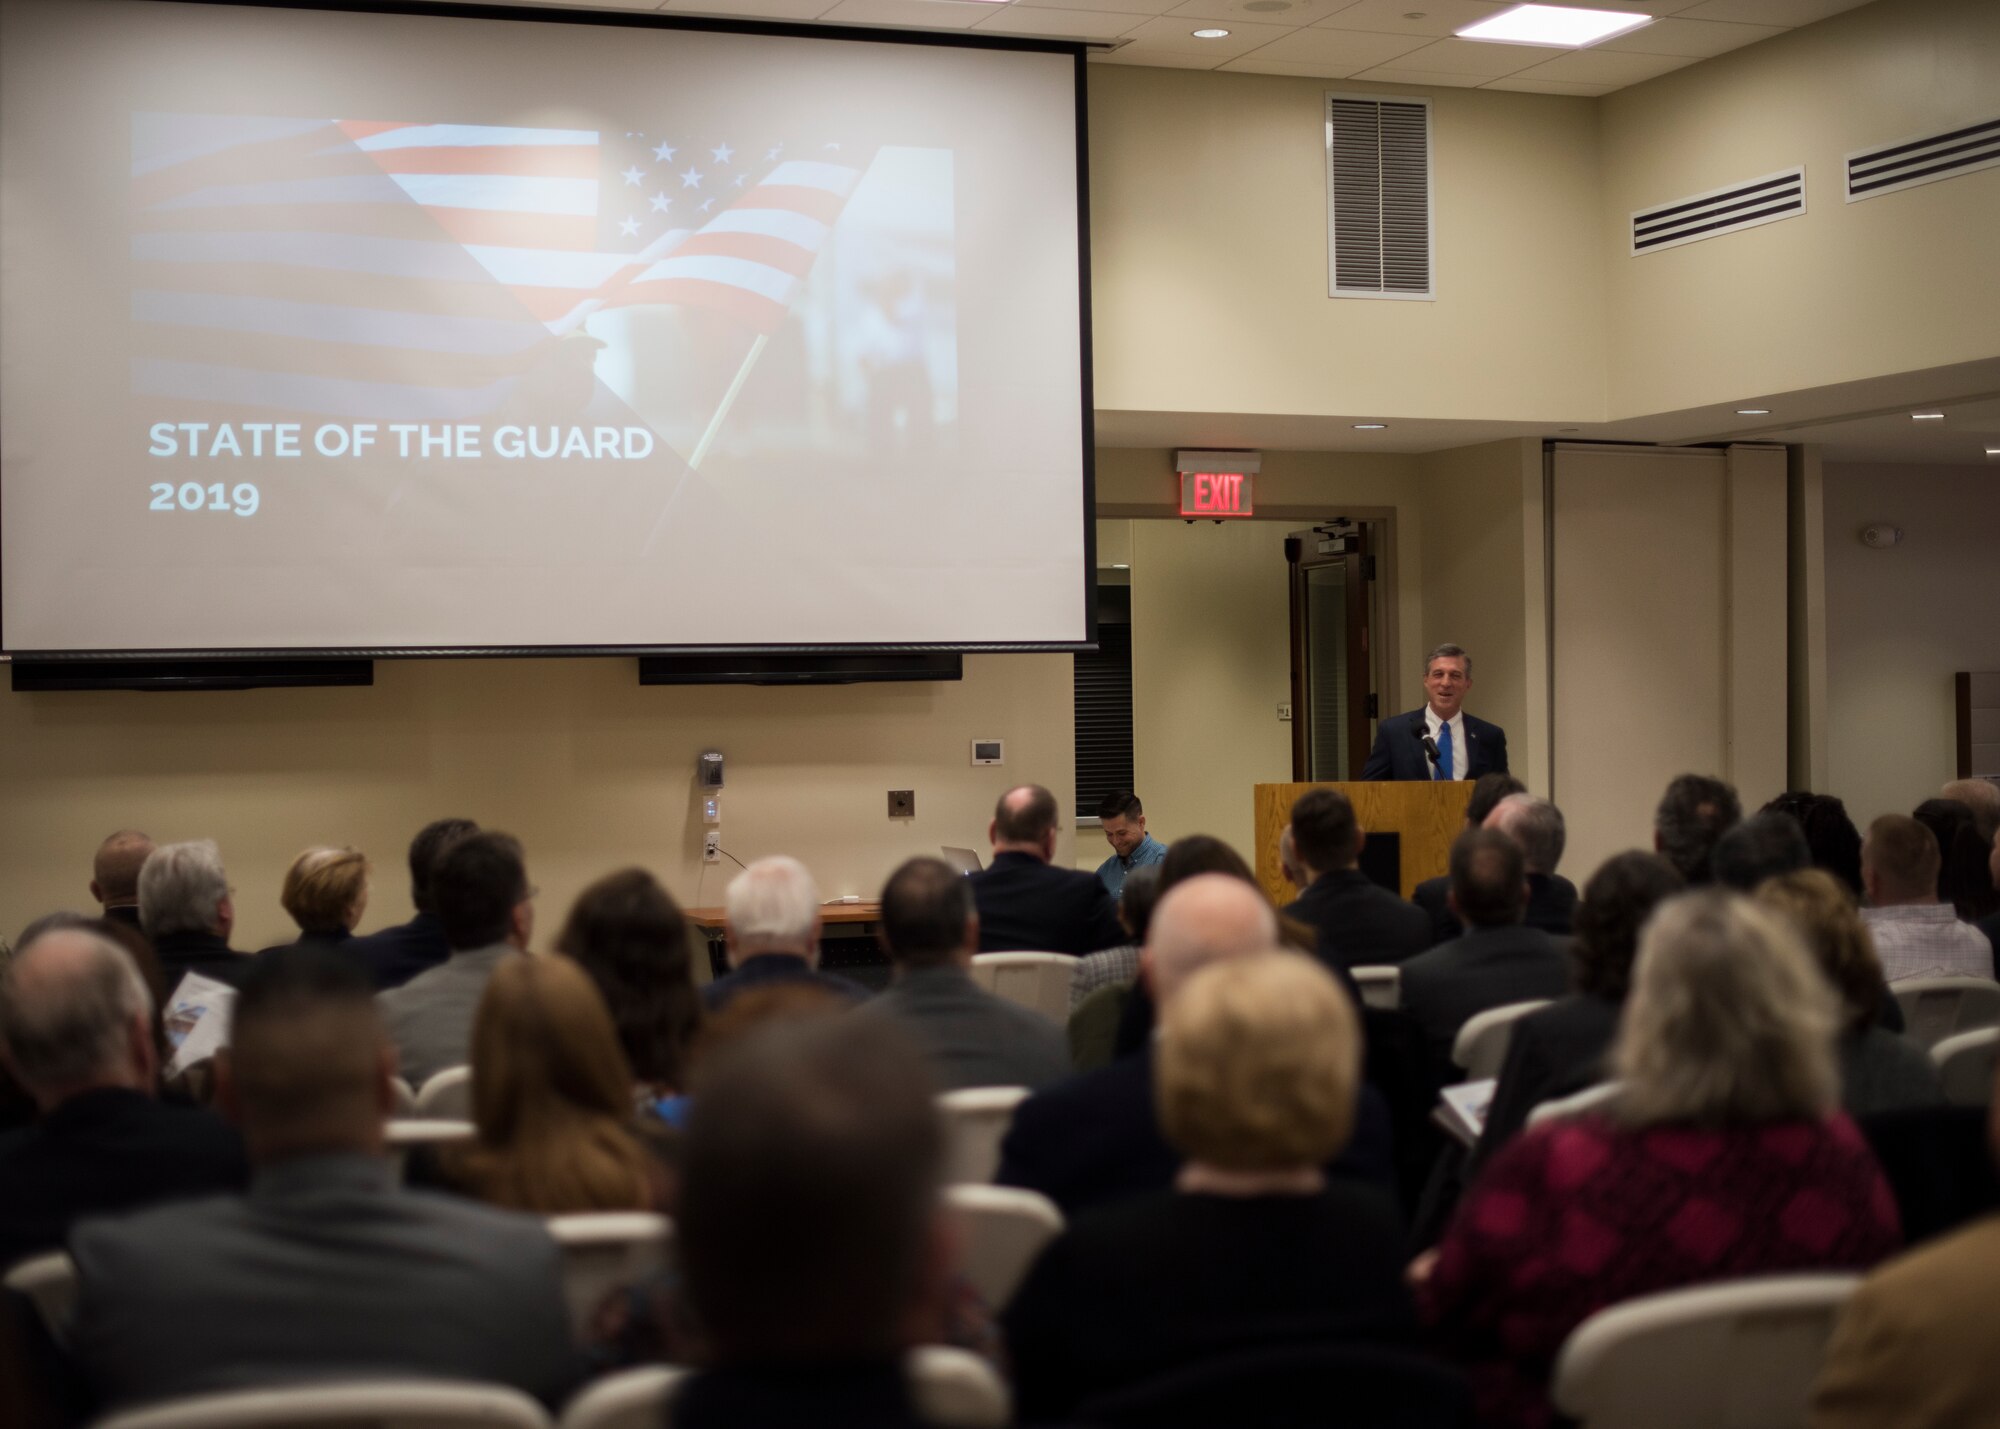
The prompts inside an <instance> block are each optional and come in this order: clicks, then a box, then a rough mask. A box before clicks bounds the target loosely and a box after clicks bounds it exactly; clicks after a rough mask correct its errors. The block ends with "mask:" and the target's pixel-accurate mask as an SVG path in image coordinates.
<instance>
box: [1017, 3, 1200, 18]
mask: <svg viewBox="0 0 2000 1429" xmlns="http://www.w3.org/2000/svg"><path fill="white" fill-rule="evenodd" d="M1178 4H1180V0H1035V8H1036V9H1038V10H1108V11H1111V12H1113V13H1115V14H1120V15H1164V14H1166V13H1167V11H1169V10H1171V9H1173V8H1174V6H1176V5H1178Z"/></svg>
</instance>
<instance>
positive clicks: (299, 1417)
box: [95, 1379, 549, 1429]
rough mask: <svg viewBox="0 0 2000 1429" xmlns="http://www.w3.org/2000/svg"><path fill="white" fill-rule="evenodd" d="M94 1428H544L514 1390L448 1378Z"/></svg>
mask: <svg viewBox="0 0 2000 1429" xmlns="http://www.w3.org/2000/svg"><path fill="white" fill-rule="evenodd" d="M95 1429H549V1416H548V1415H547V1414H546V1413H544V1412H543V1410H542V1406H541V1405H539V1404H537V1403H535V1401H534V1400H532V1399H530V1398H528V1396H527V1395H525V1394H523V1393H521V1391H520V1390H518V1389H508V1388H506V1387H505V1386H503V1385H497V1384H472V1383H460V1382H455V1381H451V1380H400V1379H385V1380H337V1381H332V1382H329V1383H325V1384H303V1385H295V1386H291V1387H288V1388H285V1389H239V1390H231V1391H229V1392H227V1393H224V1394H198V1395H191V1396H189V1397H188V1398H186V1399H176V1400H172V1401H170V1402H168V1403H165V1404H155V1405H151V1406H149V1407H147V1408H145V1409H132V1410H127V1411H126V1412H125V1413H123V1414H114V1415H112V1416H111V1417H110V1418H108V1419H100V1420H98V1421H97V1422H96V1425H95Z"/></svg>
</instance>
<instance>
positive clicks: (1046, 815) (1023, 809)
mask: <svg viewBox="0 0 2000 1429" xmlns="http://www.w3.org/2000/svg"><path fill="white" fill-rule="evenodd" d="M1056 822H1057V814H1056V796H1055V795H1053V794H1051V793H1050V792H1049V791H1048V790H1046V789H1044V788H1043V787H1042V786H1041V785H1039V784H1020V785H1016V786H1015V787H1014V788H1012V789H1009V790H1008V791H1007V792H1006V793H1004V794H1002V795H1001V796H1000V802H999V803H998V804H996V805H995V806H994V808H993V825H992V827H991V828H990V829H988V830H987V834H988V837H990V838H991V839H992V840H993V848H994V850H995V852H998V853H1031V854H1034V855H1035V856H1036V857H1037V858H1039V859H1041V860H1042V861H1043V862H1044V863H1046V862H1048V861H1049V860H1050V859H1052V858H1054V857H1055V852H1056Z"/></svg>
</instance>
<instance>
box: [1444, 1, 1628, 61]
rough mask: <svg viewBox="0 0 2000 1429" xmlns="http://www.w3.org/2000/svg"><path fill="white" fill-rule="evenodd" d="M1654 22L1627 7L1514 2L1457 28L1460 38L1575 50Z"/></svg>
mask: <svg viewBox="0 0 2000 1429" xmlns="http://www.w3.org/2000/svg"><path fill="white" fill-rule="evenodd" d="M1652 23H1653V17H1652V16H1651V15H1634V14H1632V13H1631V12H1630V11H1629V10H1574V9H1571V8H1570V7H1569V6H1567V5H1516V6H1515V7H1514V8H1513V9H1511V10H1503V11H1501V12H1500V13H1499V14H1498V15H1495V16H1493V17H1491V18H1490V19H1485V20H1481V21H1479V23H1477V24H1475V25H1467V26H1466V27H1465V28H1464V29H1462V30H1460V31H1458V37H1459V38H1460V39H1461V40H1492V41H1497V42H1500V43H1504V44H1509V45H1546V46H1548V47H1550V48H1552V49H1560V50H1574V49H1580V48H1581V47H1583V46H1584V45H1594V44H1596V43H1597V42H1598V41H1599V40H1608V39H1610V38H1611V37H1612V36H1613V35H1622V34H1624V33H1625V32H1626V31H1627V30H1636V29H1638V28H1639V27H1640V26H1641V25H1650V24H1652Z"/></svg>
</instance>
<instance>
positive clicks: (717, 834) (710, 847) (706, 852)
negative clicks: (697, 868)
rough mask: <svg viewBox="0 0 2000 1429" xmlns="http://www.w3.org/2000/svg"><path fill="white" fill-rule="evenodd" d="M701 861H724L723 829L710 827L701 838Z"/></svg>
mask: <svg viewBox="0 0 2000 1429" xmlns="http://www.w3.org/2000/svg"><path fill="white" fill-rule="evenodd" d="M701 861H702V862H703V863H721V862H722V830H721V829H710V830H709V831H708V832H707V833H706V834H703V835H702V839H701Z"/></svg>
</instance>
